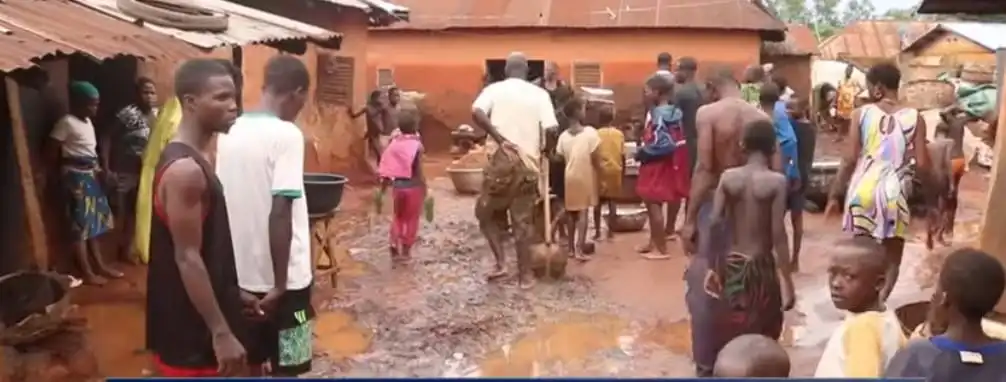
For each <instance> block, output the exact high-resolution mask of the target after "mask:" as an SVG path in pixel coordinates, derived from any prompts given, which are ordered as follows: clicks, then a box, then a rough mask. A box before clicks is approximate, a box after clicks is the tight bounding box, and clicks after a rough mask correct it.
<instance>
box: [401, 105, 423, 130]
mask: <svg viewBox="0 0 1006 382" xmlns="http://www.w3.org/2000/svg"><path fill="white" fill-rule="evenodd" d="M420 118H421V116H420V113H419V108H417V107H415V106H414V105H403V106H402V108H401V109H399V110H398V129H399V130H401V132H402V133H405V134H415V133H416V132H417V131H419V120H420Z"/></svg>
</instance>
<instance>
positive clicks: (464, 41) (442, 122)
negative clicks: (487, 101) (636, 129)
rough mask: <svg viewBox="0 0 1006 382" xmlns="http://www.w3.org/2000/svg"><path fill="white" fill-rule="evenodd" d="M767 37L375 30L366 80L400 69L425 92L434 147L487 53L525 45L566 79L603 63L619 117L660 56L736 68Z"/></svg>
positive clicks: (465, 103)
mask: <svg viewBox="0 0 1006 382" xmlns="http://www.w3.org/2000/svg"><path fill="white" fill-rule="evenodd" d="M760 43H761V39H760V37H759V36H758V34H757V33H755V32H745V31H714V30H689V29H626V30H613V29H592V30H541V29H526V30H510V29H483V30H478V29H475V30H463V31H453V30H446V31H411V30H372V31H371V32H370V39H369V46H368V49H367V59H368V64H369V67H368V71H367V73H368V82H369V84H370V85H371V88H373V87H376V84H377V70H378V69H384V68H388V69H391V70H392V71H393V72H394V79H395V82H396V84H397V85H398V86H399V87H401V88H402V89H405V90H412V91H418V92H422V93H425V94H426V98H425V99H424V100H423V103H422V108H423V110H424V117H425V118H424V121H423V137H424V140H425V141H426V145H427V147H428V148H431V149H435V150H436V149H443V148H446V147H447V145H448V142H449V140H448V139H447V137H448V136H449V135H448V133H447V132H448V131H449V130H450V129H453V128H454V127H456V126H457V125H459V124H462V123H470V119H471V118H470V115H471V103H472V100H474V98H475V95H476V94H477V92H478V91H479V90H480V88H481V83H482V76H483V74H484V67H485V60H486V59H502V58H505V57H506V55H507V54H508V53H510V52H512V51H520V52H523V53H524V54H526V55H527V56H528V57H529V58H531V59H538V60H552V61H555V62H557V63H558V64H559V66H560V71H561V72H562V74H563V76H564V77H565V78H571V74H572V73H571V70H572V64H573V62H576V61H584V62H597V63H599V64H600V66H601V72H602V85H603V86H604V87H608V88H611V89H613V90H614V91H615V99H616V102H617V104H618V109H619V116H620V117H619V119H625V118H628V115H629V114H630V113H633V112H638V110H640V100H641V91H642V90H641V89H642V84H643V81H645V80H646V77H647V76H649V75H650V74H652V73H653V71H654V70H655V65H656V55H657V54H658V53H660V52H662V51H666V52H670V53H671V54H672V55H673V56H674V57H675V58H679V57H683V56H692V57H695V58H696V59H698V60H699V72H700V73H699V75H700V76H701V75H702V72H703V71H704V70H708V69H709V68H712V67H715V66H719V65H729V66H731V67H733V68H734V70H735V71H736V72H737V74H738V75H739V74H740V70H741V69H742V68H743V67H744V66H746V65H748V64H751V63H757V62H758V61H759V53H760Z"/></svg>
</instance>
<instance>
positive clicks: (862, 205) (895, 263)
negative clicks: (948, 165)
mask: <svg viewBox="0 0 1006 382" xmlns="http://www.w3.org/2000/svg"><path fill="white" fill-rule="evenodd" d="M866 81H867V86H868V89H869V92H870V97H871V99H872V101H873V102H872V103H870V104H867V105H865V106H863V107H861V108H859V109H857V110H855V111H853V112H852V114H851V117H852V121H855V122H856V126H855V127H856V128H855V129H851V131H850V133H849V137H850V139H849V140H850V142H849V149H848V151H847V153H846V156H845V158H844V159H843V161H842V167H841V168H840V169H839V175H838V179H837V180H836V181H835V182H834V187H833V188H832V190H831V197H830V198H829V202H828V206H827V208H826V209H825V214H826V216H834V215H835V214H837V212H838V208H839V207H838V203H839V202H841V200H840V199H839V198H842V197H843V196H844V201H845V206H844V207H845V208H844V209H845V216H844V219H843V221H844V223H843V229H844V230H845V231H846V232H850V233H852V234H853V235H856V236H870V237H873V238H874V239H876V240H877V241H879V242H881V243H882V244H883V245H884V252H885V255H886V256H887V272H886V276H887V277H886V278H885V281H884V287H883V289H882V290H881V294H880V296H881V300H885V301H886V299H887V297H888V296H889V295H890V293H891V289H892V288H893V287H894V284H895V282H897V280H898V273H899V268H900V267H901V255H902V253H903V252H904V249H905V235H906V234H907V232H908V222H909V220H910V213H909V209H908V193H909V192H910V191H911V190H910V187H911V182H912V173H913V172H917V173H918V174H919V175H921V176H928V175H929V173H930V171H929V169H930V167H931V166H930V160H929V153H928V151H926V124H925V121H923V119H922V116H921V114H920V113H919V111H918V110H916V109H912V108H908V107H905V106H903V105H901V104H900V103H899V101H898V86H899V85H900V82H901V71H900V70H898V67H897V66H896V65H894V64H891V63H884V64H879V65H877V66H874V67H873V68H871V69H870V71H869V72H868V73H867V74H866ZM912 158H914V160H915V164H914V166H915V169H914V170H915V171H912V170H913V169H912V166H913V165H912ZM850 178H851V179H850ZM850 180H851V182H850ZM845 184H848V189H845V188H844V187H843V185H845ZM843 191H844V195H843Z"/></svg>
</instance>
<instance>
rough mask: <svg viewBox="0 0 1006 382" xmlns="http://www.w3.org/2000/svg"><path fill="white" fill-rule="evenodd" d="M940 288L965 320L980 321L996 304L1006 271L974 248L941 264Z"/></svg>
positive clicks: (1003, 285) (1005, 281) (1001, 290)
mask: <svg viewBox="0 0 1006 382" xmlns="http://www.w3.org/2000/svg"><path fill="white" fill-rule="evenodd" d="M939 283H940V288H941V289H943V292H945V293H946V294H947V298H948V299H949V300H950V302H951V303H952V304H953V305H954V307H955V309H957V310H958V311H959V312H960V313H961V315H963V316H964V318H967V319H969V320H974V321H977V320H980V319H981V318H982V317H984V316H985V315H986V314H988V313H989V312H990V311H992V309H994V308H995V306H996V304H997V303H998V302H999V297H1001V296H1002V294H1003V289H1004V288H1006V271H1003V266H1002V264H999V261H998V260H996V259H995V258H994V257H992V256H991V255H989V254H988V253H985V252H983V251H980V250H977V249H974V248H962V249H958V250H956V251H954V252H953V253H951V254H950V255H949V256H947V259H946V260H945V261H944V262H943V269H942V270H940V277H939Z"/></svg>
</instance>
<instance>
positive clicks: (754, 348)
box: [714, 334, 790, 378]
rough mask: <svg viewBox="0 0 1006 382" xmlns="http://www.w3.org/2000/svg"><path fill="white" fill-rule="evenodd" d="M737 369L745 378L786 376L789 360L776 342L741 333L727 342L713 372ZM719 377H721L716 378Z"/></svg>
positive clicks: (718, 355) (756, 335)
mask: <svg viewBox="0 0 1006 382" xmlns="http://www.w3.org/2000/svg"><path fill="white" fill-rule="evenodd" d="M727 368H739V369H740V370H738V371H743V372H744V374H746V376H747V377H784V378H785V377H789V372H790V359H789V354H788V353H786V349H783V347H782V345H780V344H779V341H776V340H775V339H773V338H769V337H766V336H763V335H761V334H744V335H741V336H737V337H735V338H734V339H732V340H730V342H727V344H726V345H724V346H723V349H721V350H720V352H719V354H717V356H716V364H715V366H714V372H719V373H722V372H723V371H720V370H722V369H727ZM717 377H720V375H717Z"/></svg>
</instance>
